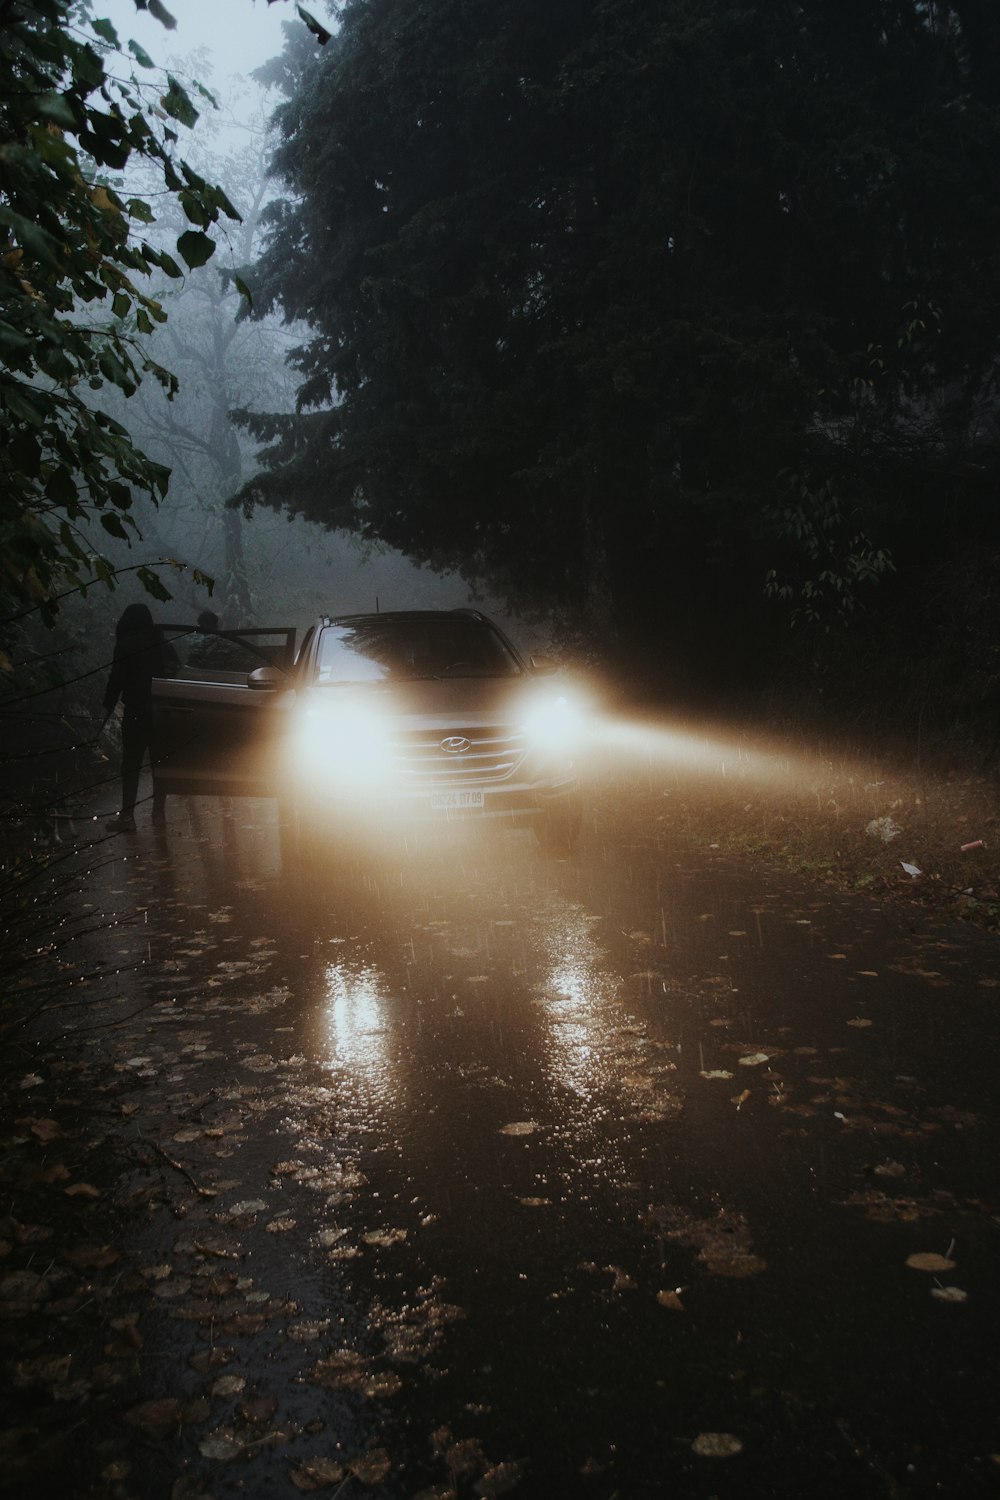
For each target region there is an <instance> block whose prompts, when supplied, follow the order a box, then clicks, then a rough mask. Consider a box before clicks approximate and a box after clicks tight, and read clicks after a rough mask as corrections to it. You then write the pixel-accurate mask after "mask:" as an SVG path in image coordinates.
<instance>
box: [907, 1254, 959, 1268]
mask: <svg viewBox="0 0 1000 1500" xmlns="http://www.w3.org/2000/svg"><path fill="white" fill-rule="evenodd" d="M906 1264H907V1265H908V1266H909V1267H910V1268H911V1270H914V1271H953V1270H954V1269H955V1262H954V1261H953V1260H949V1259H948V1257H947V1256H946V1255H938V1254H937V1253H936V1252H935V1251H933V1250H921V1251H918V1253H917V1254H916V1255H908V1256H907V1257H906Z"/></svg>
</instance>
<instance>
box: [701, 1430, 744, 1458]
mask: <svg viewBox="0 0 1000 1500" xmlns="http://www.w3.org/2000/svg"><path fill="white" fill-rule="evenodd" d="M691 1452H692V1453H697V1454H698V1456H699V1457H700V1458H733V1457H735V1455H736V1454H737V1453H742V1452H743V1444H742V1443H741V1442H740V1440H739V1438H738V1437H735V1436H734V1434H733V1433H731V1432H699V1434H698V1436H697V1437H696V1438H695V1440H694V1442H693V1443H692V1444H691Z"/></svg>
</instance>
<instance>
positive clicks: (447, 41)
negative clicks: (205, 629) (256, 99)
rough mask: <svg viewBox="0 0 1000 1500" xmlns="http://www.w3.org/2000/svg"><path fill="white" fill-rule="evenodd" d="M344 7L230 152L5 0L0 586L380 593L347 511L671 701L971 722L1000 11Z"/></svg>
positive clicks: (986, 513) (992, 647)
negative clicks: (692, 696) (784, 686)
mask: <svg viewBox="0 0 1000 1500" xmlns="http://www.w3.org/2000/svg"><path fill="white" fill-rule="evenodd" d="M245 3H246V4H247V6H248V16H247V21H248V24H250V23H251V22H252V7H250V5H249V0H245ZM163 9H164V8H163V7H162V6H160V7H158V10H159V12H163ZM299 9H300V8H298V7H293V6H292V5H289V7H288V11H289V18H290V20H292V19H294V17H295V14H296V11H297V10H299ZM334 9H335V11H336V20H333V19H330V20H329V22H328V25H329V31H330V32H331V33H332V35H331V36H329V37H327V36H326V33H325V32H324V30H323V27H322V25H320V24H318V23H317V21H316V20H315V19H313V18H311V17H308V13H307V21H306V24H294V25H290V26H289V27H288V28H286V35H287V45H286V48H285V52H284V54H283V55H282V56H281V57H280V58H278V59H275V61H274V62H273V63H272V64H270V65H269V66H268V67H267V68H265V69H264V70H262V73H261V75H259V78H260V81H261V82H262V83H265V84H267V85H269V86H270V88H271V89H273V90H279V91H280V92H281V96H282V97H283V102H282V103H281V104H280V106H279V108H278V109H277V112H276V114H275V116H274V126H275V128H276V130H277V132H278V137H279V140H278V144H277V147H276V148H274V147H272V146H269V145H268V144H267V142H266V140H265V138H264V136H263V133H262V132H257V133H255V134H254V136H253V138H252V139H250V138H249V137H246V138H245V139H244V142H243V144H242V146H241V147H240V148H239V149H236V148H234V147H233V146H232V144H231V143H228V144H224V145H223V144H220V137H218V135H213V128H212V126H210V125H209V124H208V122H209V121H211V120H215V119H217V118H218V114H219V112H218V110H217V104H218V102H219V101H218V100H217V99H216V98H214V97H213V93H212V88H211V87H206V86H205V84H204V83H202V82H201V81H198V80H196V79H195V78H192V77H191V76H190V74H189V73H188V72H187V71H185V70H184V69H181V68H178V67H177V66H176V65H173V66H172V68H168V69H167V70H166V71H165V72H160V71H159V70H157V69H156V68H155V67H154V60H153V59H151V58H149V57H147V56H146V54H145V53H144V52H143V49H142V48H141V47H137V46H136V44H135V43H133V42H131V41H129V40H127V38H126V37H124V36H122V37H119V36H118V35H117V34H116V33H115V30H114V28H113V27H112V26H111V24H110V23H109V22H107V21H102V20H101V19H100V8H99V6H98V7H96V8H94V7H91V8H90V11H89V15H88V13H87V9H86V7H79V6H76V5H73V4H71V3H70V0H0V73H2V77H0V85H2V87H0V135H2V141H0V277H2V280H0V289H2V300H3V306H2V308H0V357H2V360H3V368H2V369H0V418H2V421H3V426H4V431H3V439H4V440H3V443H2V445H0V468H2V473H0V480H2V485H3V496H2V500H0V530H2V538H0V539H2V542H3V563H2V577H0V591H2V592H3V595H4V614H5V616H6V617H7V618H8V619H9V618H11V617H12V616H19V617H21V618H22V619H23V618H24V617H25V615H26V614H27V615H28V616H29V617H30V618H39V617H40V618H43V619H49V620H51V619H52V618H53V602H54V600H56V599H57V597H58V596H59V595H61V594H65V593H66V592H67V590H69V591H70V592H72V591H73V590H74V589H75V590H76V593H75V594H74V615H73V618H74V620H75V621H76V630H77V634H78V635H79V634H80V632H81V630H83V631H84V633H86V631H88V630H90V631H91V632H92V630H93V627H94V624H95V620H94V618H93V616H94V612H95V611H96V612H97V613H98V614H99V615H100V617H101V621H102V628H106V626H107V621H108V619H109V618H110V617H112V611H114V610H117V608H118V604H117V602H116V600H115V598H114V596H108V597H107V598H105V599H104V601H103V603H99V602H98V601H99V599H100V596H95V594H94V591H93V589H92V588H91V590H90V592H89V594H88V595H87V596H86V599H85V600H84V601H83V602H82V603H81V600H80V593H79V588H80V586H81V585H83V584H86V583H87V582H88V580H90V579H93V578H95V577H96V578H97V579H103V580H105V581H107V582H108V583H112V582H115V581H116V580H117V581H118V582H119V583H120V582H121V580H122V578H123V577H124V578H125V580H126V582H127V581H128V579H129V578H133V579H134V578H135V577H136V575H138V576H139V578H140V579H141V581H142V583H143V584H144V585H145V586H146V587H147V588H151V589H152V590H153V592H154V593H159V594H160V595H161V597H162V594H163V593H165V592H171V593H174V594H175V596H176V598H177V600H179V601H183V604H184V608H185V612H186V613H188V614H190V613H191V612H192V610H193V609H194V607H195V604H196V603H197V602H198V601H199V600H200V602H201V603H202V604H204V603H208V602H209V600H208V599H207V598H206V597H204V596H205V595H206V593H207V588H208V584H207V583H206V582H205V578H206V577H208V576H211V577H212V578H214V579H215V580H216V582H215V588H216V590H217V592H216V593H215V594H214V595H213V597H214V600H215V607H219V605H220V604H221V610H222V612H223V614H224V615H225V616H226V617H227V618H228V620H229V622H230V623H236V622H238V621H242V622H245V621H246V619H247V617H248V614H249V615H250V616H254V615H255V616H256V617H257V618H258V619H260V618H262V615H263V614H267V615H268V616H270V617H271V622H273V621H274V620H275V619H277V617H278V616H280V615H282V614H283V613H284V611H283V610H282V609H281V604H282V602H284V601H285V600H286V599H287V601H288V602H289V604H290V605H291V604H293V603H294V611H293V612H302V610H303V601H304V596H305V595H306V594H309V593H316V594H317V601H316V602H317V607H327V606H328V605H330V604H333V605H335V606H338V607H339V606H341V605H342V604H348V607H366V606H369V607H370V603H371V602H372V601H370V600H368V599H365V600H360V599H359V600H358V601H357V603H355V601H354V600H353V599H351V600H350V602H349V603H348V599H347V597H346V595H347V591H348V590H349V584H346V583H344V586H343V589H341V588H340V587H337V586H336V583H335V585H334V586H333V587H330V588H329V590H328V591H327V592H326V594H325V596H324V597H323V598H322V599H320V598H319V597H318V590H319V587H320V586H321V580H319V579H316V578H314V575H313V573H312V572H310V569H311V568H312V567H313V566H314V564H315V562H316V559H317V557H318V555H319V554H320V553H321V552H322V551H323V550H324V549H323V548H321V547H318V546H317V545H316V538H319V537H324V536H326V537H331V535H332V534H333V533H334V532H335V533H337V534H338V535H345V534H350V535H353V536H355V537H358V538H360V539H361V540H362V541H366V542H369V543H385V544H388V545H389V546H390V547H393V548H399V549H401V551H402V552H404V553H406V554H408V555H409V556H411V557H413V558H415V559H417V560H418V561H420V562H424V563H427V564H429V565H430V566H431V567H432V568H436V569H456V570H459V571H460V573H461V574H462V575H463V576H464V577H466V578H469V579H472V580H475V581H476V582H478V583H480V584H481V585H483V586H484V587H488V588H489V589H491V590H492V591H493V592H494V593H495V594H497V595H498V596H500V597H503V598H505V599H507V600H508V601H509V603H510V604H511V606H512V607H513V608H516V609H518V610H519V611H522V612H526V613H527V612H530V611H537V612H540V613H541V614H543V615H544V614H546V613H547V614H549V615H550V616H553V617H554V616H555V615H556V614H557V613H558V614H560V616H562V617H565V618H569V619H575V620H576V621H577V622H578V623H579V626H580V629H581V632H582V634H583V636H584V638H586V639H589V641H590V642H591V643H592V644H593V645H594V646H595V647H596V648H597V649H598V650H603V651H607V652H609V653H613V654H616V655H617V657H618V659H620V660H624V661H627V662H628V663H629V665H630V667H631V668H632V669H633V670H634V671H635V673H636V675H637V676H645V678H646V679H647V680H648V681H650V682H651V683H653V684H654V685H656V686H657V687H659V688H660V689H661V690H662V691H664V692H666V693H673V692H677V691H681V690H683V691H691V690H692V689H695V688H698V687H704V689H705V690H706V691H708V692H710V693H712V694H718V693H719V692H720V691H721V690H725V691H726V692H727V693H731V692H732V691H733V690H735V689H738V688H740V687H741V686H743V685H744V684H749V685H751V686H754V687H760V686H762V685H766V684H768V683H770V682H773V681H775V680H776V679H780V678H781V677H782V676H784V678H785V680H786V682H791V683H792V684H795V685H808V687H809V689H810V690H814V689H816V688H822V689H823V690H824V691H825V692H826V694H827V695H828V697H830V698H831V699H833V700H837V699H838V698H839V701H841V702H857V703H859V704H861V705H864V706H866V707H867V706H870V705H871V704H872V703H873V702H879V703H882V704H884V705H887V706H888V705H891V707H892V709H893V711H894V712H897V711H899V712H903V713H907V712H911V711H912V712H915V713H926V712H927V711H928V710H929V709H930V708H933V709H934V711H935V712H938V711H939V712H940V715H941V717H942V719H948V718H949V717H951V718H954V717H956V716H960V715H967V716H971V717H973V718H974V717H975V715H976V714H977V713H979V712H980V711H983V710H987V711H988V710H989V708H990V706H991V705H993V704H995V702H996V699H997V683H998V680H1000V660H998V652H1000V647H998V645H997V641H998V638H1000V637H998V632H997V624H998V623H1000V622H998V613H1000V611H998V597H997V589H998V584H997V579H996V560H997V555H998V551H1000V544H998V538H997V529H996V524H995V521H994V513H995V498H994V497H995V491H996V481H997V438H998V427H997V414H996V375H997V335H998V327H997V324H998V317H1000V296H998V278H1000V256H998V255H997V253H996V252H997V248H998V233H997V231H998V227H1000V225H998V219H1000V198H998V195H997V194H996V192H995V163H996V161H997V160H998V159H1000V155H998V150H997V148H998V145H1000V139H998V137H1000V107H998V106H1000V16H998V15H997V13H996V11H995V7H994V6H992V5H991V4H989V3H987V0H968V3H955V4H952V5H935V4H931V3H924V0H898V3H878V0H864V3H861V0H857V3H843V0H837V3H833V0H829V3H826V0H823V3H821V0H807V3H804V4H796V5H792V4H788V3H783V0H777V3H769V4H767V5H762V4H746V5H738V4H731V3H730V4H726V3H722V0H697V3H695V0H600V3H598V0H573V3H568V0H552V3H548V4H546V5H544V6H539V5H533V4H529V3H527V0H491V3H489V4H486V3H484V0H427V3H426V4H424V5H422V6H420V7H415V6H413V5H411V4H409V3H408V0H348V3H347V4H346V5H343V6H338V7H336V8H334ZM312 10H313V11H314V12H316V14H318V15H319V14H322V17H323V18H324V19H325V14H326V13H325V12H322V11H321V7H320V6H318V5H313V7H312ZM332 14H333V11H332V10H331V15H332ZM165 36H166V33H165ZM175 40H176V42H177V44H178V45H181V46H182V45H183V38H182V37H181V35H180V32H179V31H178V32H176V33H172V37H171V43H172V45H173V42H174V41H175ZM324 40H325V43H326V44H325V45H323V46H318V45H317V41H324ZM210 83H211V80H209V84H210ZM273 97H274V96H273V95H272V99H273ZM223 113H224V111H223ZM199 115H200V118H199ZM285 353H290V360H289V364H288V366H287V367H286V366H283V365H282V364H281V363H280V356H281V355H283V354H285ZM168 397H169V398H170V399H166V398H168ZM234 418H235V420H234ZM261 445H263V449H261ZM168 470H169V471H171V472H170V474H169V475H168V472H167V471H168ZM168 479H169V485H170V487H169V490H168V489H167V484H168ZM164 496H165V498H164ZM234 500H235V502H236V503H235V505H234V503H233V502H234ZM287 518H292V519H293V520H294V521H295V523H296V524H295V525H294V526H293V527H290V528H289V527H288V526H287V524H286V520H287ZM306 523H308V525H309V526H310V527H312V528H315V529H314V530H313V531H311V532H308V533H305V528H306ZM300 528H301V529H300ZM95 533H96V534H95ZM163 556H170V557H172V558H174V559H175V562H176V563H177V564H178V566H176V567H167V568H166V569H163V568H161V569H156V568H151V567H150V563H151V562H153V561H155V559H156V558H158V557H163ZM180 565H185V566H184V570H183V571H182V568H181V566H180ZM128 570H131V572H129V571H128ZM339 581H340V580H338V582H339ZM296 590H298V592H296ZM383 602H385V593H384V591H383ZM394 602H400V603H409V602H415V601H412V600H411V599H410V598H403V597H400V598H398V599H397V600H395V601H394ZM175 607H176V606H175ZM165 608H166V611H167V613H170V606H165ZM63 619H64V620H65V619H66V611H65V610H64V612H63ZM279 622H280V623H283V621H279ZM6 640H7V638H6V637H5V639H4V641H0V645H4V644H6ZM39 654H42V655H44V652H40V653H39Z"/></svg>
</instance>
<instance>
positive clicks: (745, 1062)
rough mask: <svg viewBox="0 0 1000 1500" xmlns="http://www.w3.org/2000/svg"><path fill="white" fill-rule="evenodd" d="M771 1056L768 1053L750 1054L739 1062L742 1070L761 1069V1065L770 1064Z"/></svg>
mask: <svg viewBox="0 0 1000 1500" xmlns="http://www.w3.org/2000/svg"><path fill="white" fill-rule="evenodd" d="M770 1061H771V1059H770V1056H769V1055H768V1053H766V1052H748V1053H747V1055H746V1057H741V1058H740V1060H739V1063H740V1067H741V1068H759V1067H760V1065H761V1063H766V1062H770Z"/></svg>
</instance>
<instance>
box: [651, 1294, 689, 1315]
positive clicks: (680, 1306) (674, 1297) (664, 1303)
mask: <svg viewBox="0 0 1000 1500" xmlns="http://www.w3.org/2000/svg"><path fill="white" fill-rule="evenodd" d="M656 1300H657V1302H658V1303H659V1304H660V1306H661V1307H669V1308H670V1311H671V1312H683V1311H684V1303H683V1302H682V1301H681V1299H680V1297H679V1296H678V1294H677V1293H676V1292H657V1294H656Z"/></svg>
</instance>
